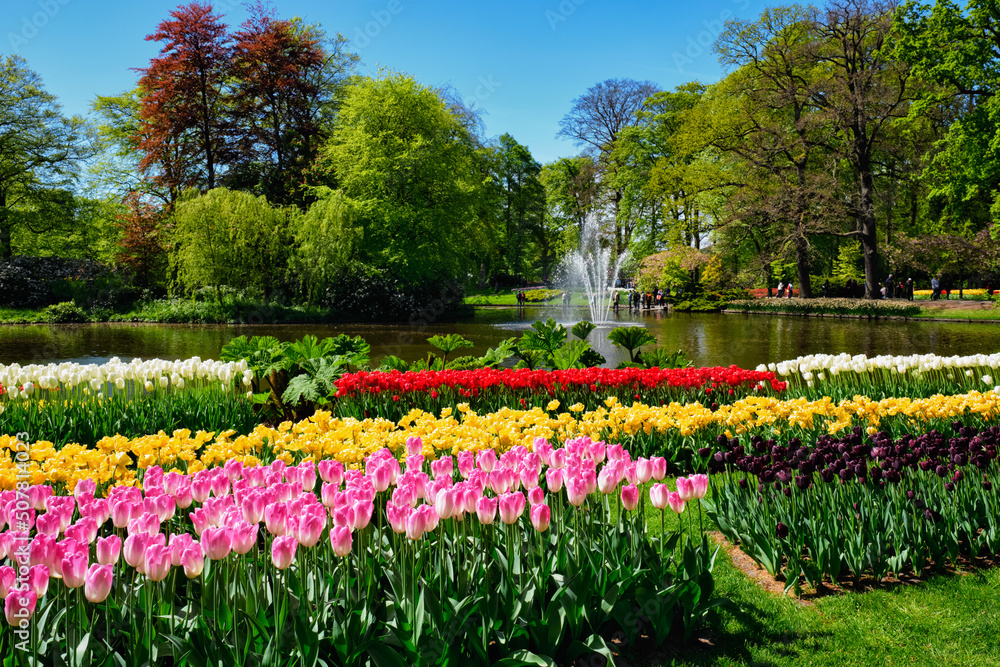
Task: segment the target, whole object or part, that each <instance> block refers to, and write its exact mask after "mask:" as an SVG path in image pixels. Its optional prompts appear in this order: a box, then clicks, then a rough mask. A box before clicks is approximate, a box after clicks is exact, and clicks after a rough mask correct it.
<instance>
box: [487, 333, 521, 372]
mask: <svg viewBox="0 0 1000 667" xmlns="http://www.w3.org/2000/svg"><path fill="white" fill-rule="evenodd" d="M515 354H517V343H516V339H514V338H506V339H504V340H502V341H500V343H498V344H497V346H496V347H491V348H490V349H488V350H486V354H484V355H483V356H482V357H480V359H479V360H480V361H481V362H482V365H483V367H484V368H498V367H499V366H500V365H501V364H502V363H503V362H505V361H506V360H507V359H509V358H511V357H512V356H514V355H515Z"/></svg>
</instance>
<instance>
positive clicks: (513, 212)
mask: <svg viewBox="0 0 1000 667" xmlns="http://www.w3.org/2000/svg"><path fill="white" fill-rule="evenodd" d="M492 163H493V179H494V183H495V184H496V187H497V189H498V191H499V202H500V220H501V223H502V226H503V235H502V237H501V238H500V243H499V247H500V248H501V251H500V253H501V256H502V258H503V263H504V269H505V270H506V271H507V273H508V274H509V275H512V276H523V275H524V273H525V272H526V270H527V266H526V259H527V255H528V252H527V250H528V247H527V246H528V245H529V243H530V242H531V240H532V239H533V238H536V237H538V236H539V235H541V234H543V233H544V229H543V216H544V215H545V188H544V187H543V186H542V183H541V181H540V180H539V175H540V174H541V171H542V167H541V165H540V164H538V162H536V161H535V159H534V158H533V157H531V151H529V150H528V148H527V147H526V146H522V145H521V144H519V143H517V141H515V140H514V137H512V136H511V135H509V134H504V135H502V136H501V137H500V140H499V142H498V143H497V145H496V146H495V147H494V148H493V151H492ZM549 261H550V258H549V257H543V265H544V266H543V267H542V272H543V273H547V272H548V268H549V267H548V266H547V265H548V264H549Z"/></svg>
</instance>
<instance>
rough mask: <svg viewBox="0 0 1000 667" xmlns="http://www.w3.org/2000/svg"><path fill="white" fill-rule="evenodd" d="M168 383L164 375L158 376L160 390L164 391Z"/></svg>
mask: <svg viewBox="0 0 1000 667" xmlns="http://www.w3.org/2000/svg"><path fill="white" fill-rule="evenodd" d="M168 383H169V380H167V376H166V375H161V376H160V389H166V388H167V385H168Z"/></svg>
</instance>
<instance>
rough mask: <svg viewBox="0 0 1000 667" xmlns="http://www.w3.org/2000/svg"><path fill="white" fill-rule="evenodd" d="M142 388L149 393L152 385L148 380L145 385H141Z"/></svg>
mask: <svg viewBox="0 0 1000 667" xmlns="http://www.w3.org/2000/svg"><path fill="white" fill-rule="evenodd" d="M143 387H145V389H146V391H149V392H151V391H153V383H152V382H150V381H149V380H146V383H145V384H144V385H143Z"/></svg>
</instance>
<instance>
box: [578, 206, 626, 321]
mask: <svg viewBox="0 0 1000 667" xmlns="http://www.w3.org/2000/svg"><path fill="white" fill-rule="evenodd" d="M601 232H602V230H601V222H600V220H599V219H598V217H597V215H595V214H594V213H593V212H591V213H589V214H588V215H587V219H586V220H585V221H584V223H583V233H582V234H581V235H580V245H579V247H578V248H577V249H576V250H574V251H573V252H571V253H570V254H569V255H568V256H567V257H566V259H564V260H563V267H564V269H566V271H567V273H568V274H569V276H568V277H569V287H570V289H574V290H579V291H582V292H583V293H584V295H585V296H586V297H587V306H588V307H589V308H590V321H591V322H593V323H594V324H600V323H607V322H610V321H611V308H612V295H613V293H614V284H615V280H616V279H617V278H618V270H619V268H620V267H621V265H622V262H623V261H625V259H626V258H627V257H628V252H625V253H623V254H622V256H621V257H615V251H614V248H611V247H610V246H607V247H605V246H602V244H601Z"/></svg>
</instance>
